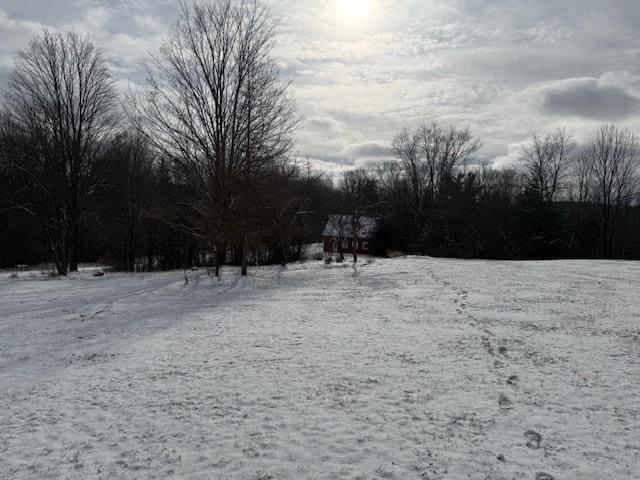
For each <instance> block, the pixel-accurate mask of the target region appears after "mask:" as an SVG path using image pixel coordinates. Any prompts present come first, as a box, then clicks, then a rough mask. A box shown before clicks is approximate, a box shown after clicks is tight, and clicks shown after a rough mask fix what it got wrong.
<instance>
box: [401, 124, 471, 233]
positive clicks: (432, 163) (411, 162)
mask: <svg viewBox="0 0 640 480" xmlns="http://www.w3.org/2000/svg"><path fill="white" fill-rule="evenodd" d="M393 148H394V150H395V152H396V155H397V156H398V157H399V158H400V161H401V163H402V166H403V171H404V175H405V177H406V179H407V183H408V187H409V192H410V197H411V202H410V203H411V205H412V208H413V213H414V217H415V219H416V220H415V221H416V224H417V225H419V224H420V222H421V219H422V215H423V212H424V209H425V207H426V203H427V202H428V201H436V200H437V199H438V197H439V195H440V194H441V193H442V191H443V190H444V188H445V186H446V184H447V182H449V181H451V179H452V178H453V176H454V175H455V174H456V172H457V171H458V169H460V168H462V167H464V166H466V164H467V163H468V162H469V160H470V159H471V157H472V156H473V155H474V154H475V153H476V152H477V151H478V149H479V148H480V142H478V141H477V140H476V139H474V138H473V136H472V134H471V132H470V130H469V129H466V128H465V129H458V128H455V127H443V126H441V125H438V124H437V123H435V122H434V123H431V124H423V125H421V126H419V127H418V128H417V129H415V130H413V131H412V130H409V129H406V128H405V129H403V130H402V131H401V132H400V133H399V134H398V135H396V137H395V138H394V140H393Z"/></svg>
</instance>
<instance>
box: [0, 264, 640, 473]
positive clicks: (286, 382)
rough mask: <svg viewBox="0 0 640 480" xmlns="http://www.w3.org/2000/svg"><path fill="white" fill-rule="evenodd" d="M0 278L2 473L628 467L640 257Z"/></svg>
mask: <svg viewBox="0 0 640 480" xmlns="http://www.w3.org/2000/svg"><path fill="white" fill-rule="evenodd" d="M189 277H190V281H189V283H188V284H187V285H185V282H184V279H183V277H182V273H181V272H170V273H152V274H137V275H126V274H107V275H106V276H105V277H103V278H94V277H92V276H91V274H90V272H87V273H82V274H78V275H76V276H75V277H71V278H68V279H59V278H56V279H50V278H44V277H29V276H23V277H20V278H9V277H8V276H6V275H5V276H4V277H2V278H0V478H11V479H46V478H68V479H75V478H78V479H80V478H82V479H107V478H109V479H124V478H127V479H133V478H135V479H147V478H149V479H151V478H157V479H160V478H175V479H251V480H253V479H260V480H266V479H273V480H276V479H327V480H328V479H339V478H346V479H378V478H379V479H431V480H436V479H466V478H478V479H480V478H481V479H485V478H490V479H512V478H518V479H521V478H522V479H531V480H535V479H537V480H545V479H546V480H548V479H552V478H556V479H577V478H580V479H582V480H587V479H594V480H595V479H602V478H611V479H631V478H640V477H638V476H637V475H638V472H640V437H639V436H638V432H639V431H640V405H639V403H638V398H640V382H639V381H638V379H639V378H640V309H639V308H638V302H639V301H638V297H639V296H640V284H639V282H640V263H632V262H588V261H572V262H564V261H561V262H484V261H458V260H437V259H419V258H405V259H395V260H375V261H374V262H373V263H371V264H369V265H362V266H361V267H360V269H359V272H358V275H357V276H354V272H353V270H352V269H351V267H344V268H343V267H341V266H337V265H332V266H328V267H327V266H325V265H323V264H322V263H319V262H309V263H305V264H301V265H292V266H290V267H289V268H288V269H287V270H286V271H281V270H280V269H279V268H259V269H253V270H252V271H251V272H250V276H249V277H248V278H244V279H242V278H240V277H239V276H237V272H235V271H234V270H232V269H228V270H225V271H224V275H223V279H222V281H221V282H216V281H215V280H213V279H210V278H208V277H207V276H206V272H189Z"/></svg>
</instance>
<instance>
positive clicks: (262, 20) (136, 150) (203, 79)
mask: <svg viewBox="0 0 640 480" xmlns="http://www.w3.org/2000/svg"><path fill="white" fill-rule="evenodd" d="M273 43H274V31H273V24H272V22H271V21H270V18H269V14H268V11H267V9H266V8H265V7H264V6H263V5H262V4H260V3H259V2H234V1H233V0H222V1H216V2H203V3H195V4H193V5H192V4H187V3H186V2H183V3H182V4H181V14H180V17H179V19H178V21H177V23H176V26H175V28H174V30H173V32H172V34H171V35H170V36H169V37H168V38H167V39H166V41H165V42H164V44H163V46H162V48H161V49H160V50H159V51H158V52H157V53H156V54H155V55H154V56H153V57H152V60H151V61H150V63H149V65H148V66H147V73H148V79H149V80H148V83H147V85H146V86H145V87H144V88H142V89H140V90H137V91H133V92H129V93H127V94H126V95H124V96H121V95H119V93H118V91H117V90H116V88H115V81H114V79H113V77H112V75H111V73H110V71H109V68H108V64H107V62H106V60H105V57H104V53H103V51H102V50H101V49H99V48H98V47H97V46H96V45H95V44H94V43H93V42H92V41H91V40H90V39H89V38H85V37H82V36H80V35H78V34H76V33H74V32H66V33H65V32H59V33H52V32H49V31H44V32H43V34H42V35H41V36H39V37H37V38H34V39H33V40H31V42H30V43H29V46H28V48H27V49H25V50H24V51H21V52H19V53H18V54H17V55H16V58H15V62H14V65H13V68H12V70H11V72H10V75H9V82H8V87H7V89H6V92H5V95H4V102H3V104H2V108H1V110H0V192H1V193H0V202H2V203H1V204H0V219H1V220H2V224H3V228H2V231H1V232H0V247H1V249H0V263H1V264H2V265H4V266H11V265H15V264H17V263H24V264H33V263H37V262H39V261H43V260H50V261H53V262H55V265H56V269H57V271H58V273H60V274H66V273H67V272H68V271H75V270H77V268H78V263H79V262H80V261H81V260H95V259H97V258H101V259H103V260H104V261H107V262H111V263H114V264H115V265H116V266H118V267H119V268H122V269H125V270H136V269H154V268H178V267H182V268H184V267H189V266H192V265H197V264H200V265H202V264H205V263H208V264H211V265H212V266H215V272H216V274H217V273H218V272H219V265H221V264H223V263H227V262H232V263H238V264H240V265H241V266H242V272H243V274H246V271H247V267H248V265H249V264H250V263H258V262H276V261H277V262H281V263H286V262H287V261H289V260H291V259H295V258H296V257H297V256H299V255H300V246H301V245H302V244H303V243H306V242H309V241H311V240H313V239H310V238H309V234H308V232H310V231H313V230H316V229H318V228H319V226H318V224H319V222H321V220H320V219H321V217H322V216H323V215H324V212H322V210H321V209H320V210H319V209H318V204H321V203H323V202H319V201H318V199H319V198H321V197H323V196H326V192H327V191H328V190H330V186H329V184H328V183H327V181H326V180H325V179H324V178H323V177H322V176H321V175H319V174H317V173H314V172H312V171H311V170H310V169H309V168H307V166H306V165H305V164H304V163H302V162H299V161H298V160H297V159H296V157H295V155H294V153H293V134H294V132H295V129H296V127H297V126H298V124H299V122H300V120H299V117H298V116H297V114H296V111H295V105H294V102H293V99H292V97H291V96H290V94H289V88H288V84H286V83H284V82H283V81H282V80H281V77H280V73H279V71H278V69H277V67H276V62H275V60H274V58H273V56H272V49H273Z"/></svg>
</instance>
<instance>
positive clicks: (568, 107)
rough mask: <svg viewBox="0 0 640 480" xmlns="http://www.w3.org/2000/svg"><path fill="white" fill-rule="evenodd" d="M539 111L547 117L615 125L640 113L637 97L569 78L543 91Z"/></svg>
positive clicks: (598, 83)
mask: <svg viewBox="0 0 640 480" xmlns="http://www.w3.org/2000/svg"><path fill="white" fill-rule="evenodd" d="M540 109H541V110H542V111H543V112H544V113H545V114H548V115H559V116H568V117H581V118H586V119H593V120H601V121H618V120H624V119H627V118H629V117H631V116H633V115H635V114H637V113H640V97H638V96H636V95H634V94H632V93H631V92H629V91H628V90H627V89H625V88H623V87H620V86H614V85H606V84H604V83H603V82H602V81H601V80H599V79H597V78H572V79H567V80H562V81H560V82H556V83H554V84H552V85H549V86H546V87H544V88H542V89H541V90H540Z"/></svg>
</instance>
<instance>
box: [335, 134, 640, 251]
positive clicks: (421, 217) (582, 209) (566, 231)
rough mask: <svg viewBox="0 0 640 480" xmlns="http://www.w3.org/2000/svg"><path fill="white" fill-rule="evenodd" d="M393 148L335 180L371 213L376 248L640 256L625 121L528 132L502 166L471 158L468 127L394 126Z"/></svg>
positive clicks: (633, 163)
mask: <svg viewBox="0 0 640 480" xmlns="http://www.w3.org/2000/svg"><path fill="white" fill-rule="evenodd" d="M393 148H394V151H395V154H396V156H397V157H398V160H399V161H394V162H388V163H384V164H382V165H378V166H375V167H372V168H369V169H359V170H355V171H352V172H349V173H347V174H346V175H345V177H344V179H343V180H342V182H341V185H340V189H341V191H342V193H343V194H344V195H346V196H347V197H348V198H350V199H351V205H353V207H352V208H353V210H354V211H367V212H369V213H370V214H371V215H374V216H377V217H378V218H379V219H380V222H381V223H380V228H379V229H378V233H377V239H376V241H375V245H376V247H377V248H378V249H379V250H380V252H381V253H382V252H389V251H394V250H395V251H401V252H410V253H416V254H428V255H435V256H452V257H463V258H493V259H555V258H620V259H637V258H640V139H639V138H638V137H637V135H635V134H634V133H633V132H631V131H630V130H628V129H625V128H621V127H619V126H616V125H604V126H602V127H600V128H599V129H597V131H595V132H594V133H593V134H592V135H591V138H590V139H589V140H588V141H587V142H586V143H584V144H578V143H577V142H576V141H574V139H573V136H572V134H571V133H570V132H569V131H568V130H567V129H564V128H560V129H557V130H555V131H552V132H549V133H548V134H545V135H537V134H534V135H533V136H532V138H531V140H530V141H529V142H528V144H527V145H526V146H525V147H524V148H523V151H522V154H521V157H520V159H519V162H518V164H517V165H515V166H514V167H512V168H505V169H494V168H491V166H490V165H488V164H487V163H482V162H478V161H477V158H476V155H475V154H476V152H477V151H478V149H479V148H480V142H479V141H478V140H477V139H475V138H474V137H473V135H472V134H471V132H470V131H469V130H468V129H460V128H455V127H444V126H441V125H438V124H435V123H432V124H424V125H421V126H419V127H417V128H414V129H404V130H403V131H401V132H400V133H399V134H398V135H396V137H395V138H394V141H393ZM370 206H373V208H371V207H370Z"/></svg>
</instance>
